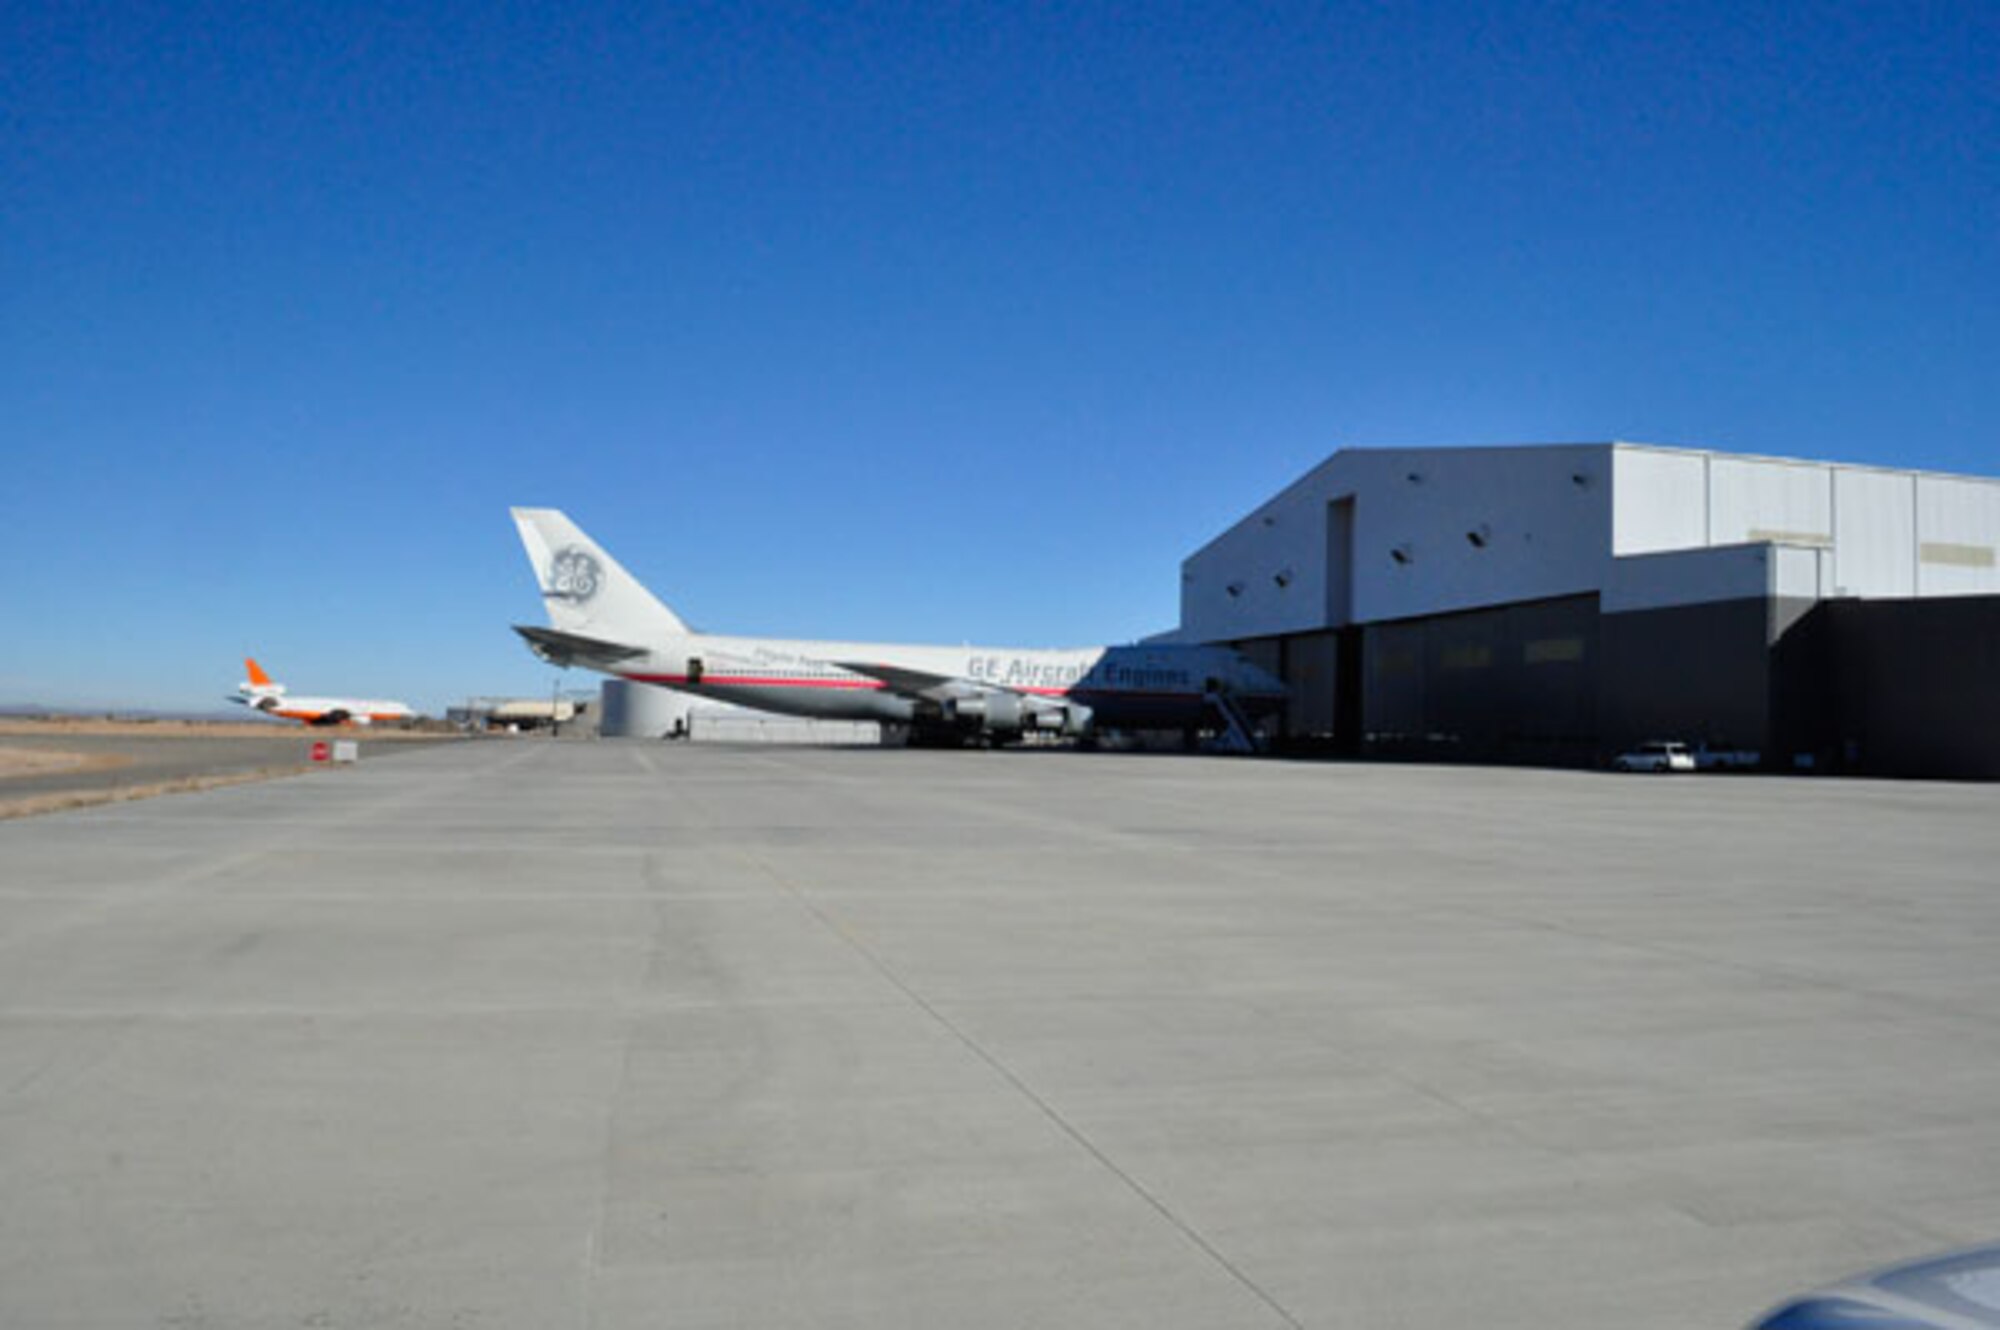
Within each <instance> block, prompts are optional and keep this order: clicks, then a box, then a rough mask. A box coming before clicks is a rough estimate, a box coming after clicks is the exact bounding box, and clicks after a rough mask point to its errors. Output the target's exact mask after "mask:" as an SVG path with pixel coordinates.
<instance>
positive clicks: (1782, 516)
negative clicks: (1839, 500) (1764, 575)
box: [1708, 454, 1833, 545]
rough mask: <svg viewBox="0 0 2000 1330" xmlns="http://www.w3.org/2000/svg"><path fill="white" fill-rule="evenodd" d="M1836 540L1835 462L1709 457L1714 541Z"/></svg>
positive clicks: (1818, 542)
mask: <svg viewBox="0 0 2000 1330" xmlns="http://www.w3.org/2000/svg"><path fill="white" fill-rule="evenodd" d="M1753 540H1768V541H1772V542H1774V543H1776V544H1780V545H1828V544H1831V543H1832V542H1833V468H1831V467H1829V466H1826V465H1824V464H1823V463H1817V462H1778V461H1771V460H1768V459H1765V458H1758V457H1727V456H1723V455H1721V454H1716V455H1713V456H1711V457H1710V458H1709V462H1708V543H1709V544H1711V545H1739V544H1742V543H1743V542H1745V541H1753Z"/></svg>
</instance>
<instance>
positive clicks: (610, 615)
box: [512, 508, 688, 646]
mask: <svg viewBox="0 0 2000 1330" xmlns="http://www.w3.org/2000/svg"><path fill="white" fill-rule="evenodd" d="M512 512H513V516H514V525H515V526H516V527H517V528H518V529H519V530H520V533H521V544H522V545H523V546H524V547H525V548H526V549H527V551H528V562H529V564H530V565H532V566H533V568H534V570H535V579H536V580H537V581H538V582H539V583H540V584H541V588H542V603H543V604H544V605H545V606H546V607H547V608H548V614H549V623H550V624H551V625H552V626H553V627H555V628H557V629H559V630H561V631H562V632H564V633H573V634H578V635H582V636H587V637H591V638H598V639H603V640H606V641H609V642H615V643H623V644H627V645H633V646H650V645H651V644H652V643H653V641H655V640H656V639H658V638H660V637H685V636H688V626H687V625H686V624H684V623H682V622H681V620H680V616H679V615H677V614H675V613H674V612H673V611H672V610H670V609H668V608H667V607H666V606H665V605H663V604H661V603H660V601H659V600H658V599H657V598H656V597H655V596H654V595H653V593H652V592H650V591H648V590H646V588H645V587H644V586H643V585H641V584H640V582H639V579H637V578H636V577H633V576H632V574H630V573H628V572H626V571H625V569H624V567H623V566H622V565H620V564H619V562H618V560H616V559H614V558H612V557H611V556H610V555H609V554H607V553H605V552H604V549H603V547H601V546H600V545H598V544H597V542H596V541H594V540H592V539H591V538H590V537H589V536H586V535H585V534H583V531H582V529H581V528H580V527H578V526H577V525H576V523H574V522H572V521H570V520H569V518H568V517H567V516H566V515H565V514H563V513H562V512H560V511H559V510H557V509H554V508H515V509H513V510H512Z"/></svg>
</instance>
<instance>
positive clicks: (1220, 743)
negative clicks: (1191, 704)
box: [1202, 680, 1261, 753]
mask: <svg viewBox="0 0 2000 1330" xmlns="http://www.w3.org/2000/svg"><path fill="white" fill-rule="evenodd" d="M1202 696H1203V697H1204V698H1205V699H1206V700H1207V702H1208V704H1209V706H1211V707H1213V708H1214V709H1215V714H1216V715H1217V716H1218V717H1220V718H1221V720H1222V728H1221V730H1219V731H1218V732H1217V733H1216V736H1215V738H1213V739H1212V740H1210V741H1209V749H1210V750H1211V751H1212V752H1217V753H1256V752H1259V751H1261V745H1260V744H1259V743H1258V742H1257V734H1256V731H1254V730H1252V729H1251V728H1250V718H1249V717H1248V716H1246V715H1244V714H1243V708H1242V707H1240V706H1238V705H1237V704H1236V699H1235V698H1233V697H1231V696H1230V695H1229V689H1228V688H1227V687H1226V686H1224V685H1223V684H1222V683H1221V682H1219V681H1216V680H1211V681H1210V682H1209V685H1208V687H1207V688H1206V689H1205V690H1204V691H1203V694H1202Z"/></svg>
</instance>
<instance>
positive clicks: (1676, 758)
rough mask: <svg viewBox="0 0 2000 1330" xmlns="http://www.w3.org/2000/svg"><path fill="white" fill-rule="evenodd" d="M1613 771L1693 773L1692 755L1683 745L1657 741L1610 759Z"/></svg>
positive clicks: (1643, 744) (1661, 740)
mask: <svg viewBox="0 0 2000 1330" xmlns="http://www.w3.org/2000/svg"><path fill="white" fill-rule="evenodd" d="M1611 769H1612V770H1613V771H1693V770H1694V754H1693V753H1691V752H1689V751H1688V746H1687V745H1686V744H1683V743H1670V742H1668V741H1667V740H1664V739H1657V740H1654V741H1652V742H1651V743H1642V744H1640V745H1639V746H1638V747H1637V748H1634V749H1633V750H1632V751H1631V752H1629V753H1620V754H1619V755H1618V756H1616V757H1614V758H1612V759H1611Z"/></svg>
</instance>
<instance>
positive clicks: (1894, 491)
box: [1832, 467, 1917, 597]
mask: <svg viewBox="0 0 2000 1330" xmlns="http://www.w3.org/2000/svg"><path fill="white" fill-rule="evenodd" d="M1833 535H1834V543H1835V547H1834V556H1833V565H1834V566H1833V587H1832V593H1833V594H1834V595H1836V596H1882V597H1895V596H1914V595H1916V594H1917V478H1916V477H1915V476H1912V475H1909V474H1907V473H1899V472H1894V471H1861V470H1856V469H1854V468H1851V467H1835V468H1834V471H1833Z"/></svg>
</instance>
